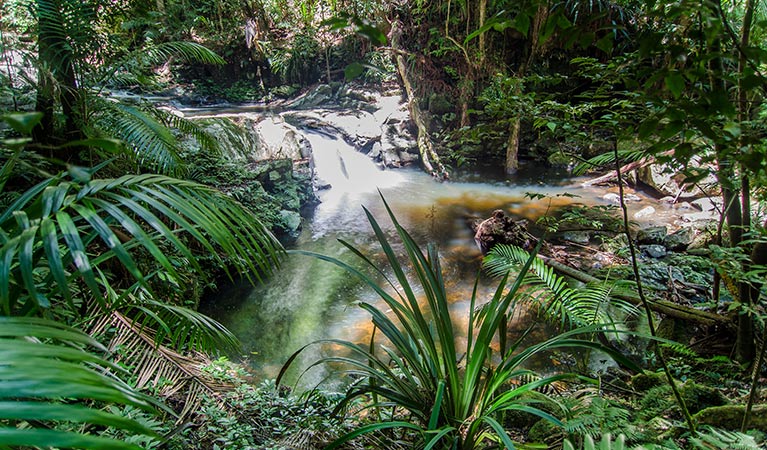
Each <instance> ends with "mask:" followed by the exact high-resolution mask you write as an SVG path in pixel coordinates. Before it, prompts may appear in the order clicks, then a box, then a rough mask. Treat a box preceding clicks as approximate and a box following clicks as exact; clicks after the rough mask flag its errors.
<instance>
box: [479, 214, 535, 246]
mask: <svg viewBox="0 0 767 450" xmlns="http://www.w3.org/2000/svg"><path fill="white" fill-rule="evenodd" d="M472 229H473V230H474V242H476V243H477V247H479V249H480V250H481V251H482V253H483V254H484V253H487V252H489V251H490V249H492V248H493V247H494V246H495V245H496V244H511V245H515V246H517V247H521V248H523V249H524V250H527V251H530V250H532V249H533V248H535V246H536V245H537V244H538V239H536V238H535V237H534V236H533V235H531V234H530V233H528V231H527V229H526V228H525V227H524V226H523V225H520V223H519V222H515V221H514V219H512V218H511V217H509V216H507V215H506V213H505V212H503V211H502V210H500V209H496V210H495V211H493V215H492V216H491V217H490V218H489V219H486V220H483V221H477V222H475V223H473V224H472Z"/></svg>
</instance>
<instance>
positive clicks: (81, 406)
mask: <svg viewBox="0 0 767 450" xmlns="http://www.w3.org/2000/svg"><path fill="white" fill-rule="evenodd" d="M86 347H92V348H95V349H99V350H104V348H103V347H102V346H101V344H99V343H98V342H97V341H95V340H94V339H93V338H91V337H89V336H88V335H86V334H83V333H81V332H80V331H77V330H75V329H72V328H69V327H66V326H64V325H60V324H58V323H55V322H52V321H49V320H43V319H35V318H29V317H26V318H11V317H0V359H2V361H3V362H2V364H0V419H3V420H4V423H3V426H0V446H3V447H6V446H12V447H26V446H35V447H56V448H86V449H103V448H115V449H138V448H139V447H137V446H135V445H130V444H126V443H124V442H120V441H116V440H113V439H108V438H104V437H98V436H93V435H89V434H84V433H82V432H76V431H64V430H61V429H51V428H50V427H51V426H52V424H53V423H56V424H61V423H71V424H77V425H88V424H90V425H99V426H110V427H114V428H119V429H122V430H125V431H126V432H128V433H133V434H142V435H148V436H156V434H155V433H154V432H153V431H152V430H150V429H148V428H147V427H145V426H144V425H142V424H140V423H138V422H136V421H134V420H130V419H126V418H124V417H121V416H118V415H115V414H112V413H110V412H106V411H102V410H100V409H99V408H98V406H97V405H98V404H99V403H113V404H122V405H131V406H134V407H137V408H140V409H143V410H145V411H148V412H150V413H156V411H157V408H158V407H159V404H158V403H157V402H156V401H155V400H153V399H152V398H150V397H148V396H145V395H143V394H140V393H138V392H136V391H135V390H133V389H132V388H130V387H128V386H127V385H126V384H124V383H123V382H121V381H120V380H119V379H117V378H114V377H112V376H110V375H108V374H107V373H105V372H104V371H105V370H110V371H120V369H119V368H118V367H117V366H115V365H113V364H111V363H109V362H107V361H106V360H104V359H102V358H101V357H100V356H98V355H96V354H95V353H92V352H90V351H86V350H85V348H86ZM92 401H95V402H97V403H92ZM5 421H10V422H5ZM11 424H16V426H13V425H11ZM49 424H50V425H49Z"/></svg>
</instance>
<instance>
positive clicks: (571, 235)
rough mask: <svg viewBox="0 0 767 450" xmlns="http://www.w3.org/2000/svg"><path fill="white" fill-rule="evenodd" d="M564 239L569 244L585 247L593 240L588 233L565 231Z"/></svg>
mask: <svg viewBox="0 0 767 450" xmlns="http://www.w3.org/2000/svg"><path fill="white" fill-rule="evenodd" d="M562 239H564V240H565V241H567V242H574V243H576V244H584V245H585V244H588V243H589V241H590V240H591V235H590V234H589V232H588V231H565V232H564V233H562Z"/></svg>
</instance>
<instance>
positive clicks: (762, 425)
mask: <svg viewBox="0 0 767 450" xmlns="http://www.w3.org/2000/svg"><path fill="white" fill-rule="evenodd" d="M745 411H746V407H745V406H744V405H722V406H711V407H708V408H705V409H703V410H701V411H699V412H698V413H697V414H695V415H694V416H693V419H695V421H696V422H697V423H698V424H700V425H713V426H715V427H718V428H726V429H728V430H739V429H740V425H741V423H742V421H743V414H745ZM748 428H749V429H752V430H767V405H756V406H754V407H753V409H752V410H751V421H750V422H749V427H748Z"/></svg>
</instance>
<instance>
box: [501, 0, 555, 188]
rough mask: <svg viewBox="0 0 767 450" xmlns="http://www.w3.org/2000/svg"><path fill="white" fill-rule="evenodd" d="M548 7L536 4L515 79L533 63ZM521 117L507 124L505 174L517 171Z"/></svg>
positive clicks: (521, 85)
mask: <svg viewBox="0 0 767 450" xmlns="http://www.w3.org/2000/svg"><path fill="white" fill-rule="evenodd" d="M548 11H549V10H548V7H547V5H546V4H545V3H543V2H541V3H539V4H538V9H537V10H536V11H535V17H534V18H533V21H532V24H531V26H530V36H529V39H528V41H529V42H530V45H529V46H528V51H527V56H526V57H525V59H524V60H523V61H522V63H521V64H520V65H519V69H518V70H517V74H516V77H517V78H519V79H520V80H522V79H523V78H524V77H525V76H526V75H527V70H528V69H529V67H530V65H532V63H533V59H534V58H535V55H536V53H537V52H538V44H539V41H540V39H539V38H540V32H541V28H542V27H543V25H544V24H545V23H546V21H547V20H548ZM522 89H523V84H522V82H521V81H520V83H519V85H518V87H517V88H516V92H515V94H516V95H519V94H521V93H522ZM521 122H522V117H521V115H520V114H517V115H516V116H515V117H514V118H513V119H511V122H510V123H509V140H508V141H506V173H507V174H509V175H511V174H514V173H516V172H517V170H519V130H520V128H521V125H522V124H521Z"/></svg>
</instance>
